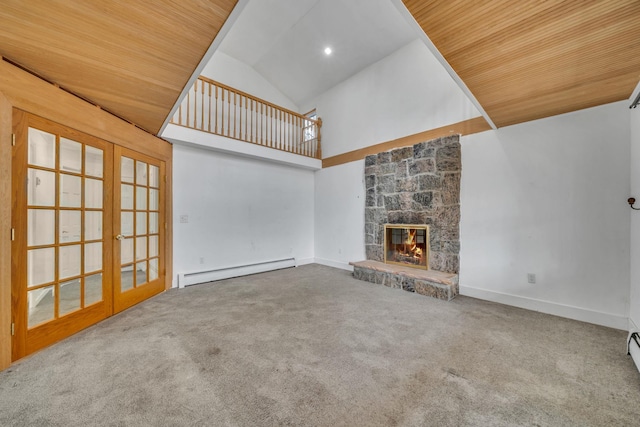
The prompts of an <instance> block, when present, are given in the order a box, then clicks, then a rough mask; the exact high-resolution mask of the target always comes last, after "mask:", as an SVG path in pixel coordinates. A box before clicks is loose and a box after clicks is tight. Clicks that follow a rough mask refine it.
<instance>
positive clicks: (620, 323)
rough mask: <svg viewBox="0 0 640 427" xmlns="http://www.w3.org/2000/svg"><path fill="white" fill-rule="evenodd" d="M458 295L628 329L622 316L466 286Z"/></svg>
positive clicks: (626, 322)
mask: <svg viewBox="0 0 640 427" xmlns="http://www.w3.org/2000/svg"><path fill="white" fill-rule="evenodd" d="M460 295H465V296H468V297H473V298H478V299H482V300H486V301H492V302H497V303H500V304H505V305H512V306H514V307H519V308H524V309H527V310H532V311H539V312H541V313H546V314H553V315H554V316H560V317H566V318H567V319H573V320H579V321H581V322H587V323H593V324H595V325H601V326H607V327H609V328H615V329H621V330H623V331H626V330H627V328H628V327H629V319H628V318H627V317H624V316H618V315H615V314H611V313H602V312H599V311H594V310H588V309H585V308H580V307H574V306H570V305H564V304H558V303H555V302H550V301H543V300H538V299H534V298H527V297H521V296H517V295H510V294H505V293H502V292H495V291H489V290H486V289H479V288H472V287H468V286H460Z"/></svg>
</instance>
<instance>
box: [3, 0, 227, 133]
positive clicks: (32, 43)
mask: <svg viewBox="0 0 640 427" xmlns="http://www.w3.org/2000/svg"><path fill="white" fill-rule="evenodd" d="M236 3H237V0H211V1H207V0H180V1H171V0H154V1H149V0H126V1H123V0H79V1H72V0H28V1H24V0H2V2H0V55H1V56H3V57H5V58H7V59H9V60H10V61H12V62H14V63H16V64H18V65H20V66H22V67H24V68H26V69H28V70H30V71H32V72H34V73H36V74H38V75H40V76H41V77H43V78H44V79H46V80H49V81H51V82H53V83H55V84H57V85H59V86H60V87H62V88H64V89H66V90H69V91H70V92H73V93H75V94H77V95H79V96H81V97H83V98H86V99H87V100H89V101H91V102H93V103H95V104H96V105H99V106H100V107H102V108H104V109H106V110H108V111H110V112H112V113H114V114H116V115H118V116H120V117H122V118H124V119H126V120H128V121H130V122H132V123H134V124H136V125H138V126H140V127H141V128H143V129H145V130H147V131H149V132H151V133H154V134H155V133H157V132H158V131H159V130H160V127H161V126H162V124H163V122H164V120H165V118H166V117H167V115H168V114H169V112H170V111H171V109H172V108H173V106H174V104H175V102H176V101H177V99H178V96H179V95H180V93H181V92H182V89H183V88H184V86H185V85H186V83H187V82H188V81H189V79H190V78H191V75H192V74H193V72H194V70H195V69H196V67H197V66H198V64H199V62H200V60H201V59H202V57H203V56H204V54H205V53H206V52H207V49H208V48H209V46H210V45H211V43H212V42H213V39H214V38H215V36H216V34H217V33H218V31H219V30H220V28H221V27H222V25H223V24H224V22H225V20H226V19H227V17H228V16H229V14H230V13H231V11H232V9H233V7H234V6H235V4H236ZM0 78H1V77H0Z"/></svg>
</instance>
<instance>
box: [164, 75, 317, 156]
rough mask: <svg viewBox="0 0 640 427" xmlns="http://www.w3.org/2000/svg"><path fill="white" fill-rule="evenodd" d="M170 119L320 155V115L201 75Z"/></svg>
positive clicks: (303, 154)
mask: <svg viewBox="0 0 640 427" xmlns="http://www.w3.org/2000/svg"><path fill="white" fill-rule="evenodd" d="M171 123H173V124H175V125H179V126H185V127H188V128H191V129H197V130H200V131H203V132H208V133H212V134H215V135H220V136H226V137H228V138H233V139H237V140H240V141H244V142H250V143H252V144H258V145H262V146H265V147H270V148H275V149H277V150H282V151H287V152H289V153H294V154H300V155H302V156H307V157H313V158H316V159H321V158H322V149H321V146H320V127H321V126H322V120H321V119H314V118H311V117H307V116H304V115H302V114H299V113H296V112H294V111H291V110H287V109H286V108H282V107H279V106H277V105H275V104H272V103H270V102H268V101H264V100H262V99H260V98H257V97H255V96H252V95H249V94H248V93H244V92H242V91H239V90H237V89H234V88H232V87H229V86H226V85H223V84H222V83H218V82H216V81H214V80H211V79H208V78H206V77H203V76H200V77H198V79H197V80H196V81H195V84H194V85H193V87H192V88H191V90H189V92H187V96H186V97H185V98H184V100H183V101H182V104H180V107H179V108H178V111H176V113H175V114H174V116H173V118H172V119H171Z"/></svg>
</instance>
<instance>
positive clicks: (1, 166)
mask: <svg viewBox="0 0 640 427" xmlns="http://www.w3.org/2000/svg"><path fill="white" fill-rule="evenodd" d="M12 117H13V112H12V107H11V103H10V102H9V100H8V99H7V98H6V97H5V96H4V95H3V94H2V92H0V200H1V201H2V203H0V371H1V370H3V369H6V368H7V367H9V365H10V364H11V156H12V151H13V150H12V145H11V132H12V125H11V123H12V120H13V118H12Z"/></svg>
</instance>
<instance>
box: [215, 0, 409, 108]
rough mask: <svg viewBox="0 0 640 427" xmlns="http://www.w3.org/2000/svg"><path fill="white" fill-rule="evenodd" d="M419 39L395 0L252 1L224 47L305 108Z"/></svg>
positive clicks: (227, 51)
mask: <svg viewBox="0 0 640 427" xmlns="http://www.w3.org/2000/svg"><path fill="white" fill-rule="evenodd" d="M265 17H268V19H265ZM416 38H418V33H417V32H415V31H414V29H413V28H411V26H409V25H408V24H407V22H406V21H405V19H404V18H403V17H402V15H401V14H400V13H399V12H398V10H397V9H396V8H395V7H394V5H393V3H391V1H389V0H251V1H250V2H249V3H248V4H247V6H246V7H245V8H244V9H243V11H242V13H241V14H240V16H239V17H238V19H237V20H236V21H235V22H234V25H233V27H232V28H231V30H229V33H228V34H227V35H226V36H225V38H224V40H223V41H222V44H221V45H220V50H221V51H223V52H224V53H226V54H227V55H229V56H232V57H234V58H236V59H238V60H240V61H242V62H244V63H245V64H247V65H250V66H251V67H253V68H254V69H255V70H256V71H257V72H259V73H260V74H261V75H262V76H264V77H265V78H266V79H267V80H269V81H270V82H271V83H272V84H273V85H274V86H275V87H277V88H278V89H279V90H280V91H281V92H282V93H284V94H285V95H286V96H287V97H288V98H289V99H291V100H292V101H293V102H294V103H295V104H296V105H299V106H300V107H301V108H302V106H303V105H304V104H305V101H308V100H310V99H312V98H315V97H316V96H318V95H319V94H321V93H323V92H325V91H326V90H328V89H330V88H331V87H333V86H335V85H337V84H338V83H340V82H342V81H344V80H346V79H347V78H349V77H350V76H352V75H354V74H356V73H357V72H359V71H361V70H362V69H364V68H366V67H367V66H369V65H371V64H373V63H374V62H376V61H378V60H380V59H382V58H384V57H385V56H387V55H390V54H391V53H393V52H395V51H396V50H398V49H399V48H401V47H402V46H405V45H406V44H408V43H409V42H411V41H412V40H415V39H416ZM325 47H331V48H332V49H333V53H332V54H331V55H329V56H327V55H325V54H324V52H323V51H324V49H325Z"/></svg>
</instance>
